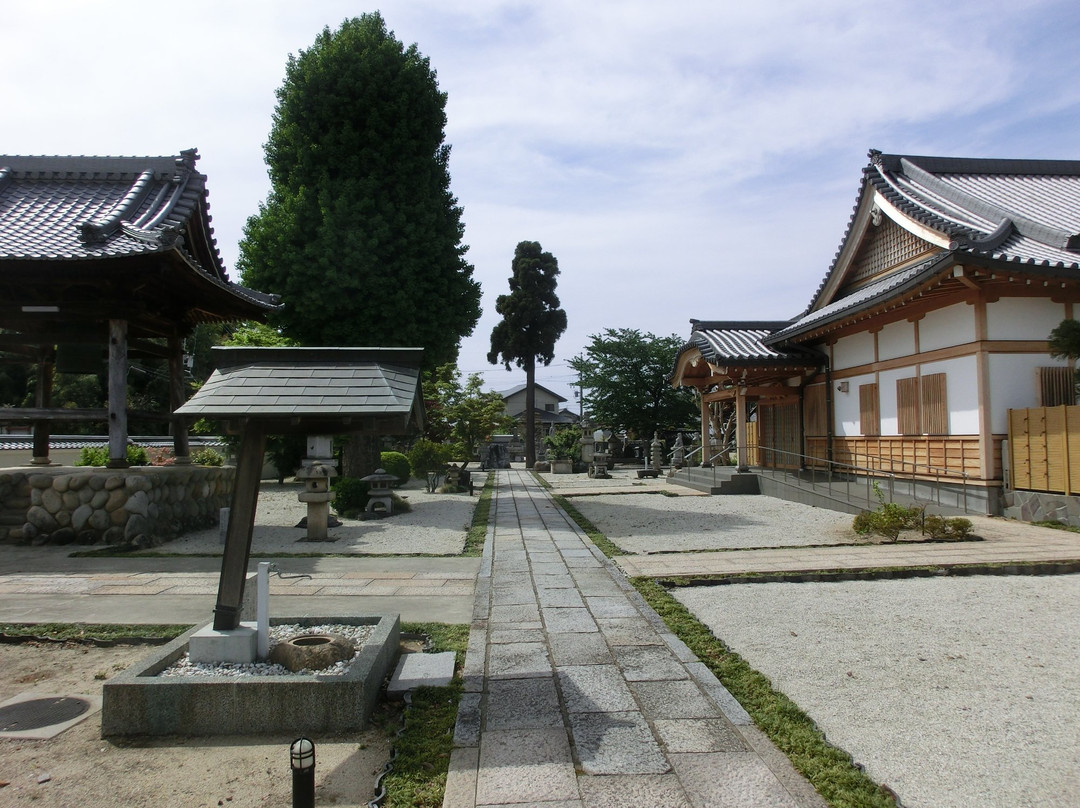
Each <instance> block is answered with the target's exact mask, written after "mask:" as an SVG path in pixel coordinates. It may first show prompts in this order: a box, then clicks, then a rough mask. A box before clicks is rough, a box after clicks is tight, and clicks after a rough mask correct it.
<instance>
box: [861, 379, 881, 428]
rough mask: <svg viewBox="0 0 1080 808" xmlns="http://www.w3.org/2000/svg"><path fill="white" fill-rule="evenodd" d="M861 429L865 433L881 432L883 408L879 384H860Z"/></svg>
mask: <svg viewBox="0 0 1080 808" xmlns="http://www.w3.org/2000/svg"><path fill="white" fill-rule="evenodd" d="M859 431H860V432H861V433H862V434H863V435H871V436H873V435H880V434H881V409H880V406H879V404H878V386H877V384H860V385H859Z"/></svg>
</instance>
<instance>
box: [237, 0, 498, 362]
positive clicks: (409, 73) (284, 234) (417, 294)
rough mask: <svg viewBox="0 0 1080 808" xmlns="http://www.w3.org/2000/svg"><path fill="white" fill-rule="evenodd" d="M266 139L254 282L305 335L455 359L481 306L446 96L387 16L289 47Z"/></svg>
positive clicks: (243, 255) (246, 261)
mask: <svg viewBox="0 0 1080 808" xmlns="http://www.w3.org/2000/svg"><path fill="white" fill-rule="evenodd" d="M277 98H278V104H277V108H276V110H275V112H274V119H273V127H272V129H271V131H270V138H269V141H268V142H267V144H266V162H267V166H268V168H269V174H270V181H271V191H270V195H269V197H268V198H267V200H266V202H265V203H264V204H262V205H260V208H259V212H258V213H257V214H256V215H254V216H252V217H251V218H250V219H249V220H248V222H247V225H246V227H245V230H244V239H243V241H242V242H241V244H240V258H239V261H238V266H239V268H240V271H241V274H242V277H243V281H244V283H245V284H247V285H249V286H252V287H254V288H256V289H261V290H264V291H268V292H275V293H277V294H279V295H281V298H282V302H283V303H284V308H283V309H282V311H281V312H280V313H278V314H276V315H274V317H273V318H272V320H271V322H272V324H273V325H275V326H277V327H279V328H280V329H281V332H282V334H283V335H284V336H286V337H289V338H291V339H293V340H296V341H297V342H299V343H300V344H302V345H345V346H347V345H377V346H419V347H423V348H424V362H425V365H426V366H427V367H429V368H434V367H437V366H438V365H441V364H443V363H446V362H451V361H454V360H455V359H456V358H457V351H458V343H459V342H460V339H461V337H463V336H466V335H468V334H470V333H472V330H473V328H474V327H475V325H476V322H477V320H478V319H479V317H480V285H479V284H478V283H477V282H476V281H474V280H473V278H472V274H473V268H472V266H471V265H470V264H469V263H468V262H467V261H466V260H465V252H466V250H467V249H468V248H467V247H466V246H465V245H464V244H462V237H463V235H464V225H463V224H462V221H461V213H462V211H461V208H460V207H458V205H457V200H456V199H455V198H454V196H453V195H452V194H451V192H450V173H449V157H450V147H449V146H448V145H447V144H446V143H445V142H444V139H445V135H444V127H445V125H446V113H445V107H446V94H445V93H443V92H440V91H439V87H438V83H437V82H436V77H435V72H434V71H433V70H432V69H431V67H430V65H429V63H428V59H427V58H426V57H425V56H423V55H422V54H420V52H419V51H418V50H417V47H416V45H411V46H410V47H408V48H405V47H404V46H403V45H402V43H401V42H399V41H398V40H397V39H396V38H395V37H394V35H393V32H391V31H387V28H386V23H385V22H384V21H383V18H382V16H381V15H380V14H379V13H377V12H376V13H372V14H364V15H363V16H361V17H359V18H354V19H350V20H346V21H345V22H344V23H342V25H341V27H340V28H338V29H337V30H336V31H331V30H330V29H329V28H326V29H324V30H323V32H322V33H321V34H320V35H319V36H318V38H317V39H316V40H315V43H314V44H313V45H312V46H311V47H310V48H309V49H308V50H306V51H301V52H300V55H299V56H291V55H290V57H289V60H288V65H287V67H286V72H285V81H284V83H283V84H282V86H281V87H280V89H278V91H277Z"/></svg>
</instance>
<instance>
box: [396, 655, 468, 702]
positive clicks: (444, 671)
mask: <svg viewBox="0 0 1080 808" xmlns="http://www.w3.org/2000/svg"><path fill="white" fill-rule="evenodd" d="M453 678H454V652H453V651H443V652H442V653H439V654H402V655H401V659H399V660H398V664H397V667H396V668H395V669H394V674H393V676H391V677H390V684H388V685H387V686H386V694H387V695H388V696H401V695H403V694H405V693H407V692H408V691H410V690H413V689H414V688H417V687H424V686H427V687H446V686H447V685H448V684H450V680H451V679H453Z"/></svg>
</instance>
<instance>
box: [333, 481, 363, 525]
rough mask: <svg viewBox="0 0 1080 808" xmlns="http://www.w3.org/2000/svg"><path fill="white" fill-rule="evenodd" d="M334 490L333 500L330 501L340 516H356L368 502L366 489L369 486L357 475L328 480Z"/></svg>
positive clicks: (351, 517)
mask: <svg viewBox="0 0 1080 808" xmlns="http://www.w3.org/2000/svg"><path fill="white" fill-rule="evenodd" d="M330 487H331V488H332V489H333V491H334V501H333V502H332V503H330V504H331V505H333V506H334V510H335V511H337V512H338V514H339V515H341V516H347V517H349V518H350V519H355V518H357V517H358V516H359V515H360V514H362V513H363V512H364V508H366V507H367V503H368V489H369V488H370V487H371V486H370V485H369V484H368V483H365V482H363V481H362V480H361V479H360V478H359V477H335V478H333V479H332V480H331V481H330Z"/></svg>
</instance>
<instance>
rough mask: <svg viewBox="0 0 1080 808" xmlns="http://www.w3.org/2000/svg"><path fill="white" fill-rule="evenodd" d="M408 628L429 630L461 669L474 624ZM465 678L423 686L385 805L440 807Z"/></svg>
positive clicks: (408, 718)
mask: <svg viewBox="0 0 1080 808" xmlns="http://www.w3.org/2000/svg"><path fill="white" fill-rule="evenodd" d="M401 629H402V631H403V632H407V633H412V634H426V635H428V637H430V638H431V647H432V650H433V651H436V652H438V651H453V652H454V653H455V654H456V655H457V661H458V670H460V668H461V664H462V662H463V661H464V658H465V649H466V647H467V646H468V643H469V627H468V626H465V625H446V624H444V623H404V624H402V627H401ZM461 693H462V683H461V679H460V678H458V677H455V679H454V681H453V682H451V683H450V685H449V686H447V687H419V688H417V689H416V690H414V691H413V694H412V706H411V707H410V708H409V710H408V711H407V712H406V713H405V729H404V730H403V731H402V733H401V734H400V735H399V736H398V737H397V738H396V739H395V740H394V749H396V750H397V757H396V758H395V759H394V768H393V769H392V770H391V771H390V773H389V774H388V775H387V776H386V778H385V779H384V780H383V785H384V786H385V788H386V800H385V801H384V802H383V806H385V808H405V807H406V806H408V808H440V806H441V805H442V802H443V794H444V792H445V791H446V775H447V771H448V770H449V768H450V753H451V752H452V751H453V748H454V724H455V722H456V721H457V711H458V702H459V701H460V700H461Z"/></svg>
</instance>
